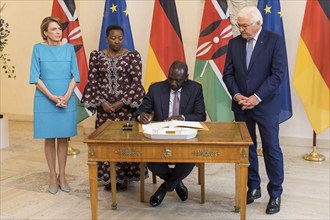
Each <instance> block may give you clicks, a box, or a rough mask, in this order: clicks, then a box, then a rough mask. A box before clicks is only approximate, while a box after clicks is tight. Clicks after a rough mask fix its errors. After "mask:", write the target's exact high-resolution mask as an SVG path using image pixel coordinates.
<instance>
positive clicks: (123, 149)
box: [88, 143, 248, 163]
mask: <svg viewBox="0 0 330 220" xmlns="http://www.w3.org/2000/svg"><path fill="white" fill-rule="evenodd" d="M88 160H89V161H116V162H222V163H226V162H228V163H233V162H248V146H240V145H236V146H233V145H231V146H216V145H206V146H200V145H187V144H182V145H181V144H168V145H167V144H164V145H155V144H154V145H146V144H144V145H139V144H134V146H130V145H127V144H123V145H122V144H118V143H117V144H114V145H112V144H106V145H104V144H89V147H88Z"/></svg>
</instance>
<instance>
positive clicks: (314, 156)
mask: <svg viewBox="0 0 330 220" xmlns="http://www.w3.org/2000/svg"><path fill="white" fill-rule="evenodd" d="M303 158H304V159H305V160H307V161H313V162H322V161H324V160H325V156H323V155H322V154H318V153H317V152H316V133H315V131H314V130H313V150H312V152H311V153H310V154H305V155H304V156H303Z"/></svg>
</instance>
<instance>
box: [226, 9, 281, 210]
mask: <svg viewBox="0 0 330 220" xmlns="http://www.w3.org/2000/svg"><path fill="white" fill-rule="evenodd" d="M237 17H238V19H237V27H238V28H239V31H240V33H241V35H239V36H237V37H235V38H233V39H232V40H231V41H230V42H229V45H228V50H227V57H226V63H225V68H224V75H223V80H224V82H225V84H226V86H227V88H228V91H229V93H230V94H231V95H232V97H233V99H232V110H233V111H234V114H235V120H236V121H245V122H246V125H247V127H248V129H249V133H250V135H251V138H252V140H253V145H252V146H250V150H249V161H250V166H249V173H248V191H247V204H250V203H252V202H254V200H255V199H257V198H260V197H261V189H260V182H261V181H260V176H259V165H258V155H257V139H256V125H258V128H259V132H260V137H261V142H262V149H263V155H264V161H265V166H266V172H267V175H268V178H269V182H268V185H267V191H268V194H269V196H270V199H269V202H268V205H267V208H266V213H267V214H274V213H277V212H279V211H280V205H281V194H282V191H283V188H282V183H283V180H284V171H283V155H282V151H281V148H280V144H279V137H278V136H279V111H280V92H279V86H280V84H281V82H282V80H283V78H284V74H285V70H286V68H287V56H286V49H285V43H284V39H283V38H282V37H280V36H279V35H276V34H274V33H272V32H269V31H266V30H263V29H262V22H263V21H262V16H261V14H260V12H259V10H258V8H256V7H246V8H243V9H242V10H241V11H240V12H239V13H238V15H237Z"/></svg>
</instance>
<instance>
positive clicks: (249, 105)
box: [235, 94, 259, 110]
mask: <svg viewBox="0 0 330 220" xmlns="http://www.w3.org/2000/svg"><path fill="white" fill-rule="evenodd" d="M235 99H236V101H237V103H238V104H239V105H240V106H242V110H248V109H253V108H254V107H255V106H256V105H258V104H259V100H258V99H257V97H256V96H255V95H251V96H250V97H246V96H243V95H241V94H238V95H237V96H236V97H235Z"/></svg>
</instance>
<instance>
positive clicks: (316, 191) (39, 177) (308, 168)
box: [0, 121, 330, 220]
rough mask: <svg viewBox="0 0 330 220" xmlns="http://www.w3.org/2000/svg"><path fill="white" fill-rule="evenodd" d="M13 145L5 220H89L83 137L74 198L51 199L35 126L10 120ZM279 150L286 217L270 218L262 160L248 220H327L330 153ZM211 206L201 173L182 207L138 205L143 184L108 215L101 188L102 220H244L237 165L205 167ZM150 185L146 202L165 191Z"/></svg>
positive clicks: (7, 156)
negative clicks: (315, 156)
mask: <svg viewBox="0 0 330 220" xmlns="http://www.w3.org/2000/svg"><path fill="white" fill-rule="evenodd" d="M9 132H10V146H9V147H7V148H4V149H1V150H0V153H1V176H0V179H1V194H0V196H1V199H0V202H1V205H0V206H1V207H0V213H1V219H90V218H91V211H90V201H89V186H88V170H87V164H86V162H87V146H86V145H85V144H83V143H82V142H81V141H82V139H83V138H84V137H83V135H82V133H83V132H82V131H81V130H79V135H78V136H77V137H74V138H72V141H71V146H72V147H74V148H78V149H80V151H81V153H80V154H78V155H77V156H69V157H68V163H67V180H68V182H69V184H70V186H71V188H72V191H71V192H70V193H64V192H61V191H59V192H58V193H57V194H56V195H51V194H50V193H48V192H47V189H48V178H49V173H48V167H47V164H46V161H45V156H44V151H43V150H44V149H43V141H42V140H35V139H33V138H32V133H33V125H32V123H31V122H17V121H9ZM308 144H309V143H306V147H301V146H300V147H297V146H282V150H283V153H284V163H285V164H284V165H285V182H284V192H283V195H282V206H281V212H280V213H278V214H275V215H266V214H265V209H266V206H267V203H268V200H269V196H268V195H267V190H266V186H267V181H268V179H267V176H266V174H265V169H264V163H263V157H260V158H259V159H260V173H261V178H262V185H261V187H262V197H261V198H260V199H258V200H256V201H255V202H254V203H253V204H250V205H248V206H247V219H292V220H293V219H294V220H296V219H322V220H326V219H329V218H330V217H329V213H330V211H329V209H330V208H329V207H330V204H329V201H330V199H329V197H330V196H329V147H327V148H320V149H318V152H319V153H321V154H323V155H325V156H326V161H325V162H322V163H315V162H308V161H305V160H303V159H302V155H303V154H305V153H310V152H311V147H310V146H308ZM205 167H206V176H205V180H206V202H205V204H200V203H199V201H200V190H199V186H198V185H197V169H194V171H193V172H192V173H191V174H190V175H189V176H188V177H187V178H186V179H185V181H184V183H185V185H186V186H187V187H188V190H189V198H188V200H187V201H186V202H181V200H180V199H179V198H178V197H177V195H176V194H175V192H173V193H168V194H167V196H166V197H165V199H164V201H163V203H162V204H161V205H160V206H159V207H157V208H152V207H150V205H149V203H141V202H140V201H139V183H138V182H133V183H131V184H130V185H129V188H128V191H126V192H118V194H117V201H118V210H116V211H113V210H111V204H110V200H111V193H110V192H105V191H104V190H103V187H102V186H100V187H99V190H98V192H99V219H120V220H123V219H135V220H139V219H149V220H151V219H198V220H199V219H205V220H206V219H207V220H209V219H226V220H230V219H239V213H234V212H233V210H234V199H235V195H234V184H235V181H234V172H233V170H234V165H231V164H206V166H205ZM161 182H162V181H161V180H159V179H158V181H157V185H154V184H152V182H151V178H148V179H147V180H146V186H145V190H146V198H147V199H148V198H149V197H150V196H151V195H152V193H153V192H154V191H155V190H156V189H157V187H158V186H159V185H160V184H161Z"/></svg>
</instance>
